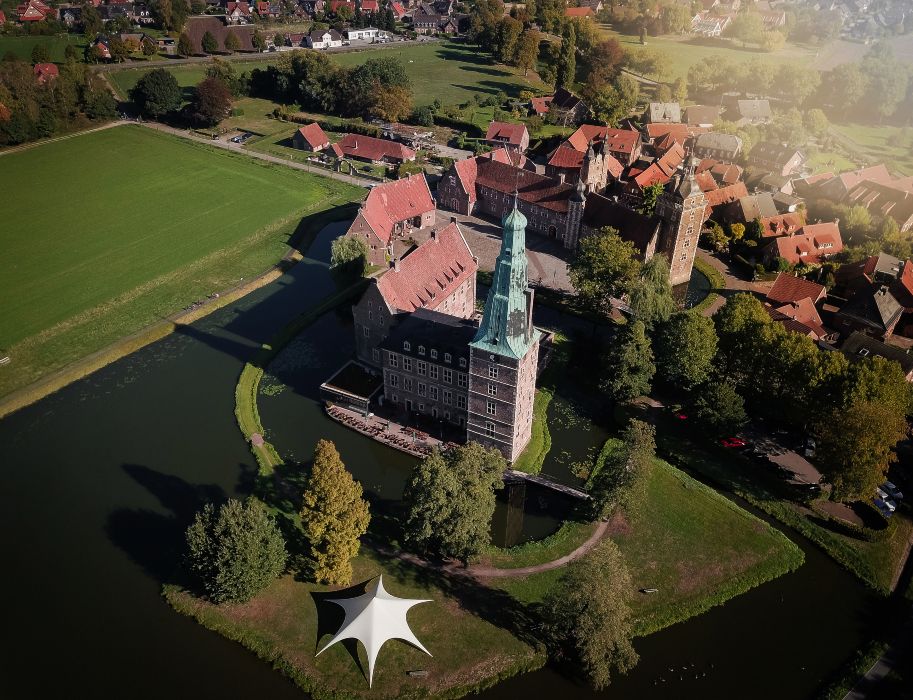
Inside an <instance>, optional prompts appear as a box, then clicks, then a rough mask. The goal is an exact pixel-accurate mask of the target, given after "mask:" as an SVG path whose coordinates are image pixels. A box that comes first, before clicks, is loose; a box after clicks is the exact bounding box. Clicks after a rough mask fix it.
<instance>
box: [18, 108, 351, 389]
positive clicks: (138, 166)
mask: <svg viewBox="0 0 913 700" xmlns="http://www.w3.org/2000/svg"><path fill="white" fill-rule="evenodd" d="M0 192H2V193H3V201H4V205H3V214H4V225H3V229H2V234H0V244H2V246H3V260H4V263H3V270H2V272H3V274H2V275H0V311H2V313H0V348H2V349H3V350H5V351H6V352H7V353H9V355H10V356H11V357H12V360H13V361H12V363H11V364H9V365H7V366H5V367H3V368H0V395H3V394H5V393H8V392H9V391H11V390H13V389H15V388H17V387H19V386H22V385H24V384H27V383H29V382H30V381H33V380H35V379H37V378H38V377H40V376H41V375H43V374H46V373H48V372H49V371H51V370H53V369H56V368H58V367H60V366H62V365H64V364H66V363H67V362H70V361H73V360H76V359H78V358H79V357H82V356H84V355H86V354H88V353H91V352H93V351H95V350H98V349H99V348H101V347H103V346H104V345H106V344H108V343H110V342H113V341H115V340H117V339H118V338H120V337H123V336H125V335H128V334H129V333H132V332H135V331H137V330H139V329H141V328H143V327H144V326H146V325H148V324H150V323H152V322H154V321H156V320H157V319H159V318H161V317H163V316H168V315H170V314H172V313H174V312H176V311H178V310H180V309H181V308H183V307H184V306H186V305H188V304H190V303H192V302H193V301H195V300H197V299H201V298H203V297H205V296H206V295H207V294H209V293H211V292H215V291H218V290H221V289H224V288H226V287H228V286H230V285H232V284H234V283H237V282H238V281H239V280H240V278H242V277H250V276H253V275H255V274H257V273H259V272H262V271H263V270H265V269H266V268H268V267H269V266H270V265H272V264H274V263H276V262H277V261H278V260H279V259H280V258H281V256H282V255H283V254H284V252H285V251H286V250H287V242H288V239H289V236H290V235H291V234H292V233H293V232H294V231H295V230H296V228H297V227H298V226H299V225H300V224H301V220H302V218H303V217H304V216H307V215H308V214H310V213H313V212H317V211H320V210H323V209H327V208H329V207H331V206H335V205H336V204H338V203H342V202H344V201H351V200H356V199H358V198H360V197H361V196H362V193H363V191H362V190H360V188H356V187H352V186H349V185H346V184H344V183H339V182H337V181H334V180H329V179H326V178H321V177H318V176H315V175H310V174H308V173H301V172H298V171H292V170H288V169H285V168H282V167H280V166H274V165H268V164H261V163H258V162H255V161H251V160H248V159H247V158H245V157H243V156H239V155H235V154H231V153H226V152H223V151H219V150H216V149H213V148H210V147H209V146H206V145H203V144H194V143H190V142H187V141H184V140H181V139H179V138H176V137H173V136H170V135H167V134H162V133H160V132H156V131H153V130H151V129H148V128H144V127H140V126H135V125H131V126H119V127H115V128H111V129H107V130H104V131H99V132H95V133H89V134H82V135H79V136H75V137H73V138H68V139H65V140H61V141H58V142H55V143H48V144H44V145H41V146H37V147H35V148H31V149H28V150H25V151H21V152H18V153H11V154H8V155H4V156H0Z"/></svg>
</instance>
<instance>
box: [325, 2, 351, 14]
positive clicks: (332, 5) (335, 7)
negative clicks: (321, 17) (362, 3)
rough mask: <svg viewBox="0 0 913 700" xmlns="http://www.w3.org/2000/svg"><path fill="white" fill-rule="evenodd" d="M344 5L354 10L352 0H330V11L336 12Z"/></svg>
mask: <svg viewBox="0 0 913 700" xmlns="http://www.w3.org/2000/svg"><path fill="white" fill-rule="evenodd" d="M343 5H344V6H346V7H348V8H349V9H351V10H352V12H353V13H354V12H355V2H354V1H353V0H330V12H334V13H335V12H336V11H337V10H338V9H339V8H340V7H342V6H343Z"/></svg>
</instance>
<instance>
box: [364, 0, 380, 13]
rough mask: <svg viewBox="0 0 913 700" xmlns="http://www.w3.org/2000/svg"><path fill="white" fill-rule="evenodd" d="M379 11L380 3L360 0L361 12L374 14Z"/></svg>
mask: <svg viewBox="0 0 913 700" xmlns="http://www.w3.org/2000/svg"><path fill="white" fill-rule="evenodd" d="M379 9H380V3H379V2H378V1H377V0H361V11H362V12H368V13H371V14H373V13H375V12H377V11H378V10H379Z"/></svg>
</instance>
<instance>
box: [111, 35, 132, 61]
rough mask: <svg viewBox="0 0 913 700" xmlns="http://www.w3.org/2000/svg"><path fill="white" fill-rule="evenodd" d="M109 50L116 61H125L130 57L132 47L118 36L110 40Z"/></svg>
mask: <svg viewBox="0 0 913 700" xmlns="http://www.w3.org/2000/svg"><path fill="white" fill-rule="evenodd" d="M108 52H109V53H110V54H111V60H112V61H113V62H114V63H123V62H124V61H126V60H127V59H128V58H129V57H130V48H129V47H128V46H127V44H126V43H125V42H123V41H121V40H120V39H118V38H117V37H111V38H110V39H109V40H108Z"/></svg>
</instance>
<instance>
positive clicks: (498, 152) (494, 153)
mask: <svg viewBox="0 0 913 700" xmlns="http://www.w3.org/2000/svg"><path fill="white" fill-rule="evenodd" d="M518 156H519V157H518ZM481 157H482V158H490V159H491V160H496V161H498V162H499V163H507V164H508V165H516V166H518V167H520V168H525V167H528V166H527V163H529V159H528V158H527V157H526V156H525V155H523V154H522V153H517V152H516V151H508V150H507V148H505V147H504V146H502V147H501V148H495V149H494V150H491V151H489V152H488V153H482V154H481Z"/></svg>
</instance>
